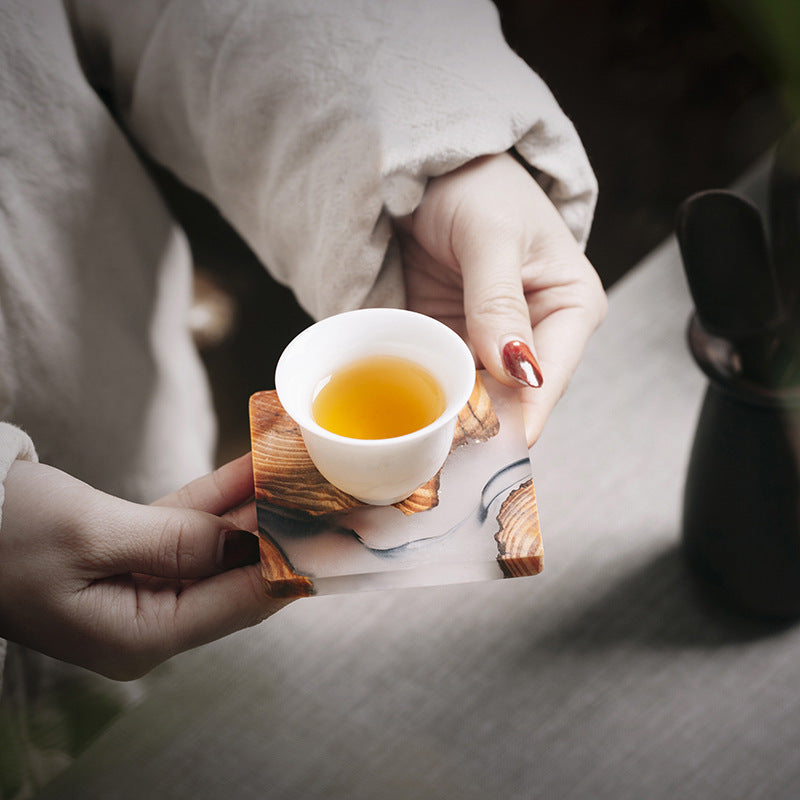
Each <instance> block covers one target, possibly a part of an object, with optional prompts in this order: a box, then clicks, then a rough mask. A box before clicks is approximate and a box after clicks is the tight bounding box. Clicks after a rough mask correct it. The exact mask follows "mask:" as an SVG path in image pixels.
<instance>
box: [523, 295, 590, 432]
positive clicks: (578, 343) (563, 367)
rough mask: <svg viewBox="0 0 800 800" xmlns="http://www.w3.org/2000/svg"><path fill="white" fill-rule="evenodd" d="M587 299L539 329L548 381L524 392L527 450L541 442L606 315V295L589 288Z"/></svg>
mask: <svg viewBox="0 0 800 800" xmlns="http://www.w3.org/2000/svg"><path fill="white" fill-rule="evenodd" d="M586 291H587V297H586V298H585V300H584V301H582V302H579V303H576V304H575V305H573V306H567V307H563V308H559V309H558V310H555V311H553V312H552V313H551V314H549V315H548V316H546V317H545V318H544V319H542V320H541V321H540V322H538V324H537V325H536V331H535V335H536V342H537V345H538V355H539V359H540V363H541V368H542V370H543V371H544V372H545V374H546V375H547V381H546V382H545V383H544V384H543V386H542V387H541V388H540V389H537V390H523V391H522V402H523V413H524V416H525V432H526V437H527V440H528V446H531V445H533V444H534V442H536V440H537V439H538V438H539V436H540V434H541V432H542V429H543V428H544V424H545V421H546V420H547V418H548V416H549V414H550V412H551V411H552V410H553V408H554V407H555V405H556V404H557V403H558V401H559V399H560V398H561V396H562V395H563V394H564V392H565V391H566V390H567V387H568V386H569V383H570V380H571V379H572V376H573V374H574V372H575V370H576V368H577V367H578V364H579V363H580V360H581V358H582V356H583V352H584V350H585V348H586V344H587V342H588V340H589V338H590V337H591V335H592V333H593V332H594V331H595V329H596V328H597V326H598V325H599V324H600V322H601V321H602V319H603V317H604V315H605V295H604V294H603V292H602V288H601V287H599V282H598V286H597V287H596V289H595V290H592V288H591V287H587V290H586Z"/></svg>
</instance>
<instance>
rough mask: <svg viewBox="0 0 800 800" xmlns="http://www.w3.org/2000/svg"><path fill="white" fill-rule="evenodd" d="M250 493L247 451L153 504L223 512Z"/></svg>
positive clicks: (216, 512) (246, 498)
mask: <svg viewBox="0 0 800 800" xmlns="http://www.w3.org/2000/svg"><path fill="white" fill-rule="evenodd" d="M252 496H253V462H252V458H251V455H250V453H245V455H243V456H240V457H239V458H237V459H235V460H233V461H230V462H228V463H227V464H223V465H222V466H221V467H219V469H216V470H214V472H210V473H209V474H208V475H203V476H202V477H200V478H197V479H196V480H193V481H192V482H191V483H188V484H186V486H183V487H182V488H180V489H178V490H177V491H175V492H172V493H171V494H168V495H166V496H165V497H162V498H161V499H159V500H156V501H155V502H154V503H153V505H157V506H173V507H181V508H196V509H199V510H201V511H207V512H208V513H209V514H223V513H225V512H226V511H228V510H229V509H231V508H235V507H236V506H238V505H240V504H242V503H244V502H245V501H247V500H249V499H250V498H251V497H252Z"/></svg>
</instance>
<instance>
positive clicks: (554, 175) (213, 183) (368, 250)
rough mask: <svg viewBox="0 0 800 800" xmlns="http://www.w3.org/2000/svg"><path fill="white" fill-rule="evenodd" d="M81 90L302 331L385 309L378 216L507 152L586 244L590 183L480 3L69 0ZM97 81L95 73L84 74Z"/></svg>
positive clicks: (382, 227)
mask: <svg viewBox="0 0 800 800" xmlns="http://www.w3.org/2000/svg"><path fill="white" fill-rule="evenodd" d="M68 7H69V9H70V11H71V15H72V18H73V27H74V28H75V30H76V36H77V40H78V42H79V46H80V47H81V49H82V54H83V60H84V63H85V65H86V66H87V71H88V73H89V75H90V78H93V81H94V82H95V84H97V82H98V81H99V82H102V80H103V78H102V73H103V71H105V73H106V74H107V76H108V78H107V81H108V82H107V85H106V86H105V87H104V88H105V90H106V91H107V92H108V93H109V95H110V97H111V98H112V100H111V102H112V104H113V106H114V108H115V111H116V113H117V115H118V117H119V118H120V119H121V120H122V121H123V123H124V124H125V126H126V127H127V128H128V130H129V131H130V133H131V134H132V136H133V137H134V138H135V139H136V140H137V141H138V142H139V143H140V145H141V146H142V147H143V148H144V149H145V151H146V152H147V153H148V154H149V155H150V156H152V157H153V158H155V159H156V160H157V161H159V162H160V163H162V164H163V165H165V166H166V167H168V168H169V169H170V170H171V171H173V172H174V173H175V174H176V175H177V176H178V177H179V178H180V179H181V180H182V181H184V182H185V183H186V184H188V185H189V186H191V187H193V188H194V189H196V190H198V191H200V192H201V193H203V194H204V195H206V196H207V197H208V198H209V199H210V200H211V201H212V202H213V203H214V204H215V205H216V206H217V208H218V209H219V210H220V212H221V213H222V214H223V215H224V216H225V217H226V218H227V219H228V220H229V221H230V222H231V223H232V224H233V226H234V227H235V228H236V229H237V230H238V231H239V233H240V234H241V235H242V236H243V238H244V239H245V240H246V241H247V242H248V244H249V245H250V246H251V247H252V249H253V250H254V252H255V253H256V254H257V255H258V256H259V258H260V259H261V260H262V262H263V263H264V264H265V265H266V266H267V267H268V268H269V270H270V271H271V272H272V273H273V275H274V276H275V277H276V278H277V279H278V280H279V281H281V282H283V283H285V284H288V285H289V286H290V287H291V288H292V289H293V291H294V293H295V294H296V296H297V297H298V300H299V301H300V303H301V304H302V305H303V306H304V307H305V309H306V310H307V311H309V312H310V313H311V314H312V315H313V316H315V317H322V316H326V315H328V314H331V313H335V312H337V311H341V310H345V309H348V308H354V307H358V306H362V305H401V304H402V302H403V293H402V275H401V273H400V265H399V258H398V254H397V251H396V248H393V247H392V246H391V240H392V231H391V223H390V217H391V215H393V214H395V215H401V214H406V213H409V212H411V211H412V210H413V209H414V208H415V207H416V205H417V204H418V203H419V201H420V199H421V197H422V193H423V191H424V188H425V185H426V181H427V180H428V178H430V177H431V176H435V175H439V174H443V173H446V172H448V171H450V170H452V169H454V168H456V167H457V166H459V165H461V164H463V163H465V162H466V161H468V160H470V159H472V158H474V157H477V156H480V155H485V154H489V153H498V152H503V151H505V150H508V149H510V148H513V147H515V148H516V150H517V152H518V154H519V155H521V156H522V157H523V158H524V159H525V160H526V161H527V162H528V163H529V164H530V165H531V168H532V172H533V174H534V175H535V176H536V177H537V180H539V181H540V182H541V184H542V186H543V187H544V188H545V190H546V191H547V192H548V193H549V195H550V197H551V199H552V201H553V202H554V204H555V205H556V206H557V207H558V208H559V210H560V212H561V213H562V215H563V217H564V219H565V220H566V222H567V224H568V225H569V227H570V228H571V230H572V231H573V233H574V235H575V237H576V239H577V240H578V241H579V242H581V243H582V244H585V241H586V238H587V236H588V231H589V226H590V224H591V218H592V214H593V209H594V203H595V198H596V191H597V189H596V183H595V179H594V175H593V173H592V170H591V168H590V166H589V163H588V159H587V157H586V155H585V153H584V150H583V148H582V146H581V143H580V141H579V139H578V136H577V134H576V132H575V129H574V128H573V126H572V124H571V123H570V121H569V120H568V119H567V117H566V116H565V115H564V113H563V112H562V110H561V109H560V108H559V106H558V104H557V103H556V101H555V100H554V98H553V96H552V95H551V93H550V92H549V90H548V89H547V87H546V86H545V85H544V83H543V82H542V81H541V80H540V79H539V77H538V76H537V75H536V74H535V73H534V72H532V71H531V70H530V69H529V68H528V66H527V65H526V64H525V63H524V62H523V61H522V60H521V59H520V58H519V57H518V56H516V55H515V54H514V53H513V52H512V51H511V49H510V48H509V47H508V45H507V44H506V42H505V40H504V39H503V36H502V33H501V29H500V23H499V18H498V14H497V10H496V8H495V7H494V5H493V4H492V3H490V2H488V0H437V2H435V3H431V2H430V1H429V0H403V2H396V1H395V0H392V1H391V2H388V1H387V2H375V0H373V1H372V2H366V1H365V0H335V1H334V2H331V1H330V0H293V2H275V1H274V0H171V1H170V0H140V2H137V3H128V4H120V3H118V2H114V0H68ZM98 76H100V77H98Z"/></svg>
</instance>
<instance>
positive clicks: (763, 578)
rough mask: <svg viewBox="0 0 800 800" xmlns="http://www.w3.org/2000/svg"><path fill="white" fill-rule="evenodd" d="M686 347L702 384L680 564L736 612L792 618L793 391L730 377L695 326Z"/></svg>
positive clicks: (796, 600) (798, 402) (796, 606)
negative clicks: (704, 378)
mask: <svg viewBox="0 0 800 800" xmlns="http://www.w3.org/2000/svg"><path fill="white" fill-rule="evenodd" d="M689 344H690V349H691V351H692V354H693V356H694V357H695V360H696V361H697V363H698V364H699V365H700V367H701V368H702V369H703V371H704V372H705V373H706V375H707V376H708V378H709V385H708V388H707V390H706V395H705V399H704V401H703V406H702V410H701V412H700V417H699V420H698V424H697V432H696V434H695V439H694V444H693V447H692V451H691V458H690V462H689V470H688V474H687V478H686V488H685V493H684V508H683V546H684V550H685V553H686V556H687V558H688V561H689V564H690V565H691V567H692V568H693V570H694V571H695V572H696V573H697V575H698V576H699V577H700V578H701V579H702V580H703V581H704V582H705V583H706V584H708V585H710V586H711V587H713V590H714V593H715V594H717V595H719V596H721V597H722V598H723V599H724V600H725V601H727V602H728V603H729V604H731V605H733V606H735V607H737V608H738V609H740V610H743V611H746V612H749V613H752V614H756V615H759V616H770V617H784V618H785V617H795V616H798V615H800V387H791V388H785V389H780V390H770V389H767V388H764V387H763V386H759V385H756V384H754V383H751V382H748V381H745V380H742V379H741V378H738V377H737V376H736V375H735V371H731V370H730V369H729V367H730V364H729V362H728V358H727V356H726V353H725V352H724V347H723V348H721V347H720V343H719V341H718V340H713V339H712V338H711V337H708V336H707V335H706V334H704V333H703V331H702V329H701V328H700V326H699V324H698V323H697V321H696V319H695V320H693V321H692V324H691V325H690V329H689Z"/></svg>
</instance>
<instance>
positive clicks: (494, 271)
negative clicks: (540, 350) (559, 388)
mask: <svg viewBox="0 0 800 800" xmlns="http://www.w3.org/2000/svg"><path fill="white" fill-rule="evenodd" d="M491 233H495V235H491ZM475 234H477V235H475ZM454 251H455V252H456V255H457V258H458V259H459V264H460V267H461V274H462V277H463V283H464V315H465V317H466V325H467V331H468V333H469V340H470V342H471V344H472V347H473V349H474V351H475V354H476V355H477V357H478V359H479V360H480V362H481V364H483V366H484V367H485V368H486V369H487V370H488V371H489V372H490V374H491V375H492V376H493V377H494V378H496V379H497V380H498V381H500V382H501V383H504V384H505V385H507V386H518V387H519V386H525V387H528V388H536V389H538V388H539V387H540V386H542V384H543V381H544V376H543V374H542V370H541V368H540V366H539V362H538V359H537V356H536V348H535V346H534V340H533V332H532V330H531V321H530V313H529V310H528V303H527V300H526V298H525V292H524V289H523V285H522V271H521V267H522V253H521V252H520V244H519V243H518V242H517V241H514V239H513V238H512V236H511V234H510V233H509V234H505V235H503V234H501V235H500V236H498V235H497V234H496V232H492V231H489V232H486V233H481V231H480V228H476V229H473V231H472V232H471V233H470V234H469V235H468V236H465V237H464V238H463V239H462V240H461V241H459V242H458V243H454Z"/></svg>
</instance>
